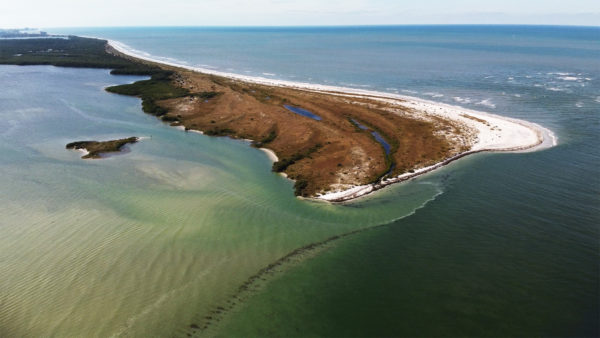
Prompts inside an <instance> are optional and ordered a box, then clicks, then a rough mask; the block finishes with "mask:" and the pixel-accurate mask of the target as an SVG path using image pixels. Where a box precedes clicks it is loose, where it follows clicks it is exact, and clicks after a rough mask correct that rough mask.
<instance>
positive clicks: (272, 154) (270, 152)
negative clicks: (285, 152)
mask: <svg viewBox="0 0 600 338" xmlns="http://www.w3.org/2000/svg"><path fill="white" fill-rule="evenodd" d="M259 149H260V150H262V151H264V152H265V153H266V154H267V156H268V157H269V159H270V160H271V161H273V162H277V161H279V157H277V155H276V154H275V152H274V151H273V150H271V149H268V148H259Z"/></svg>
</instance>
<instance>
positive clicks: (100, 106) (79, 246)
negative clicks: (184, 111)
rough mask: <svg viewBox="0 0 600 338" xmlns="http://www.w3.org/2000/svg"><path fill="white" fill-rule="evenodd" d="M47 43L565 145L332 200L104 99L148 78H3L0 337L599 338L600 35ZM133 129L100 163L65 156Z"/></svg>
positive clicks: (285, 33)
mask: <svg viewBox="0 0 600 338" xmlns="http://www.w3.org/2000/svg"><path fill="white" fill-rule="evenodd" d="M48 31H49V32H52V33H61V34H77V35H86V36H97V37H103V38H107V39H112V40H117V41H119V42H121V43H124V44H126V45H127V46H129V47H130V48H131V49H132V50H137V51H141V52H144V53H147V54H148V55H149V56H152V57H155V58H157V59H160V60H165V61H169V62H176V63H181V64H185V65H190V66H198V67H203V68H210V69H215V70H219V71H224V72H231V73H238V74H242V75H249V76H260V77H267V78H273V79H282V80H290V81H299V82H310V83H317V84H327V85H335V86H345V87H352V88H359V89H369V90H376V91H382V92H388V93H399V94H404V95H411V96H416V97H421V98H425V99H431V100H435V101H439V102H444V103H450V104H456V105H461V106H464V107H467V108H471V109H477V110H482V111H487V112H491V113H494V114H499V115H504V116H510V117H516V118H522V119H525V120H528V121H532V122H536V123H539V124H541V125H543V126H544V127H547V128H549V129H551V130H552V131H553V132H554V133H555V134H556V136H557V137H558V145H557V146H556V147H553V148H550V149H547V150H543V151H539V152H532V153H506V154H499V153H494V154H477V155H473V156H469V157H467V158H464V159H461V160H460V161H457V162H454V163H452V164H450V165H448V166H446V167H444V168H442V169H440V170H438V171H435V172H433V173H430V174H427V175H424V176H421V177H419V178H417V179H415V180H412V181H410V182H406V183H402V184H399V185H395V186H392V187H389V188H386V189H384V190H382V191H379V192H377V193H376V194H373V195H370V196H368V197H366V198H364V199H360V200H357V201H355V202H352V203H350V204H347V205H329V204H325V203H315V202H309V201H305V200H300V199H297V198H295V197H294V196H293V189H292V185H293V183H292V182H290V181H288V180H287V179H285V178H283V177H282V176H279V175H277V174H274V173H272V172H270V166H271V162H270V160H269V159H268V157H267V156H266V154H265V153H263V152H261V151H259V150H257V149H254V148H251V147H249V145H248V143H247V142H244V141H237V140H231V139H228V138H215V137H207V136H204V135H200V134H196V133H186V132H183V131H181V130H179V129H176V128H173V127H170V126H168V125H166V124H164V123H162V122H160V121H159V120H158V119H156V118H155V117H152V116H149V115H146V114H144V113H143V112H142V110H141V104H140V100H139V99H136V98H132V97H124V96H119V95H114V94H110V93H107V92H105V91H104V90H103V88H104V87H106V86H109V85H112V84H122V83H130V82H132V81H135V80H138V79H142V77H134V76H113V75H110V74H109V71H108V70H97V69H95V70H94V69H70V68H56V67H50V66H28V67H18V66H0V84H1V85H2V90H1V91H0V191H1V192H2V193H1V194H0V276H2V277H1V278H0V336H102V337H105V336H165V335H166V336H172V335H176V336H178V335H181V336H185V335H187V334H202V333H204V334H207V335H211V336H212V335H215V336H232V335H235V336H267V335H271V336H374V335H376V336H465V335H468V336H594V335H598V334H599V318H600V310H599V308H600V305H599V299H600V291H599V290H600V268H599V262H600V243H599V241H600V239H599V238H600V147H599V146H598V144H599V142H598V141H599V135H600V28H589V27H535V26H406V27H404V26H397V27H328V28H322V27H321V28H318V27H314V28H189V27H187V28H186V27H178V28H94V29H83V28H81V29H48ZM0 48H1V42H0ZM129 136H139V137H142V138H143V139H142V140H141V142H139V143H137V144H134V145H131V146H129V151H128V152H126V153H124V154H120V155H115V156H111V157H109V158H106V159H102V160H82V159H80V156H81V155H82V154H81V153H79V152H76V151H72V150H66V149H65V145H66V143H68V142H72V141H81V140H106V139H113V138H120V137H129ZM314 243H322V244H320V245H313V244H314ZM298 248H304V250H299V251H296V254H294V255H293V256H291V257H290V258H289V259H286V260H284V261H281V258H282V257H284V256H286V255H287V254H288V253H290V252H293V251H294V250H296V249H298ZM276 262H277V263H278V264H277V265H276V267H275V268H274V269H270V270H269V272H267V273H262V274H259V275H257V273H259V271H261V270H262V269H264V268H265V267H267V266H269V265H270V264H273V263H276ZM253 276H257V277H256V278H253ZM205 326H206V330H205V331H202V332H201V331H200V330H199V329H200V328H204V327H205Z"/></svg>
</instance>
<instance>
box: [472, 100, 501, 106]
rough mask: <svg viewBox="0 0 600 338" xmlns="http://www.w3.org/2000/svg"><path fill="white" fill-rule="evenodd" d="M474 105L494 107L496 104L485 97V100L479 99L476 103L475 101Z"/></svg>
mask: <svg viewBox="0 0 600 338" xmlns="http://www.w3.org/2000/svg"><path fill="white" fill-rule="evenodd" d="M475 104H476V105H480V106H485V107H488V108H496V105H495V104H493V103H492V101H491V100H490V99H485V100H481V101H479V102H477V103H475Z"/></svg>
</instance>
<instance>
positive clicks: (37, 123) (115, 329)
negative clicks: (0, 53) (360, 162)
mask: <svg viewBox="0 0 600 338" xmlns="http://www.w3.org/2000/svg"><path fill="white" fill-rule="evenodd" d="M135 79H138V78H136V77H117V76H111V75H109V74H108V71H104V70H87V69H61V68H54V67H45V66H35V67H16V66H2V67H0V80H1V82H2V83H3V84H6V86H7V88H8V90H6V91H3V92H2V93H0V102H2V106H0V119H1V122H0V124H1V125H0V127H1V128H0V130H2V132H1V134H0V135H1V136H0V137H1V139H2V143H1V147H0V152H1V156H0V164H1V165H0V178H1V180H0V191H2V195H1V196H0V215H1V217H0V275H2V276H4V277H3V278H1V279H0V290H2V291H1V293H0V304H1V305H0V335H1V336H23V335H25V336H46V335H56V336H113V335H133V336H147V335H170V334H173V332H175V333H177V332H178V333H180V334H183V333H187V332H189V325H190V324H191V323H196V322H198V321H199V320H201V319H202V318H203V317H204V316H205V315H206V314H207V313H209V312H210V311H211V310H213V309H214V308H215V307H217V306H220V305H221V304H224V303H225V302H226V301H227V300H228V299H229V298H230V297H231V295H232V294H234V293H235V292H236V290H237V288H238V287H239V286H240V285H241V284H242V283H244V282H245V281H246V280H247V279H248V277H250V276H252V275H253V274H255V273H256V272H257V271H258V270H260V269H261V268H263V267H265V266H266V265H268V264H269V263H271V262H273V261H276V260H277V259H279V258H280V257H282V256H284V255H285V254H287V253H289V252H290V251H292V250H294V249H296V248H298V247H302V246H305V245H307V244H310V243H313V242H318V241H322V240H324V239H327V238H329V237H331V236H333V235H338V234H343V233H345V232H348V231H353V230H356V229H360V228H365V227H370V226H374V225H379V224H383V223H389V222H392V221H394V220H397V219H400V218H402V217H404V216H406V215H408V214H411V213H413V212H414V210H416V209H417V208H419V207H421V206H422V205H424V204H425V203H426V202H428V201H430V200H432V199H434V198H435V197H436V196H438V195H439V194H440V193H441V192H442V189H443V183H442V180H439V181H431V182H427V184H422V183H410V184H406V185H403V186H402V187H398V188H395V189H388V190H386V191H385V192H383V193H381V194H377V195H376V196H375V197H372V198H368V199H364V200H362V201H360V202H359V203H354V204H351V205H347V206H340V205H329V204H323V203H315V202H309V201H302V200H299V199H296V198H295V197H294V196H293V193H292V183H291V182H290V181H288V180H286V179H285V178H283V177H281V176H279V175H276V174H273V173H271V172H270V166H271V163H270V161H269V160H268V158H267V156H266V155H265V154H264V153H262V152H260V151H259V150H256V149H253V148H251V147H249V146H248V144H247V143H245V142H242V141H236V140H231V139H226V138H210V137H206V136H203V135H199V134H195V133H185V132H182V131H180V130H177V129H175V128H172V127H169V126H167V125H165V124H162V123H160V122H159V121H158V120H157V119H155V118H154V117H152V116H147V115H145V114H143V113H142V112H141V109H140V102H139V100H138V99H135V98H130V97H122V96H117V95H112V94H108V93H106V92H104V91H103V87H104V86H107V85H110V84H114V83H127V82H131V81H133V80H135ZM126 136H139V137H143V139H142V141H141V142H139V143H138V144H135V145H132V146H130V151H129V152H128V153H125V154H121V155H115V156H111V157H109V158H106V159H102V160H82V159H80V158H79V157H80V156H81V153H78V152H74V151H69V150H66V149H64V147H65V144H66V143H68V142H71V141H77V140H88V139H93V140H99V139H111V138H118V137H126Z"/></svg>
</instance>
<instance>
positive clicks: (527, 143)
mask: <svg viewBox="0 0 600 338" xmlns="http://www.w3.org/2000/svg"><path fill="white" fill-rule="evenodd" d="M108 43H109V45H110V46H111V47H112V48H114V49H115V50H116V51H118V52H120V53H123V54H125V55H128V56H130V57H133V58H137V59H141V60H145V61H149V62H153V63H159V64H163V65H167V66H172V67H178V68H183V69H187V70H191V71H194V72H198V73H203V74H211V75H216V76H220V77H225V78H228V79H231V80H235V81H241V82H245V83H253V84H260V85H267V86H275V87H284V88H291V89H298V90H304V91H311V92H315V93H324V94H329V95H336V96H343V97H347V98H349V99H353V98H354V99H370V100H376V101H380V102H384V103H386V104H388V105H389V106H390V107H397V108H398V111H410V112H411V113H410V117H411V118H415V119H421V120H424V121H427V120H431V119H432V118H442V119H446V120H451V121H454V122H456V123H458V124H459V125H461V126H463V127H464V128H466V129H467V130H469V131H470V135H471V141H470V144H469V149H468V150H466V151H464V152H461V153H459V154H456V155H454V156H452V157H450V158H446V159H444V160H443V161H440V162H438V163H436V164H433V165H428V166H424V167H421V168H415V169H414V170H411V171H410V172H407V173H403V174H401V175H398V176H395V177H386V178H384V179H382V180H380V181H378V182H376V183H372V184H365V185H348V184H346V185H340V186H338V187H336V188H334V189H332V190H330V191H327V192H326V193H321V194H317V195H316V196H315V199H318V200H323V201H330V202H344V201H349V200H352V199H355V198H358V197H361V196H364V195H366V194H369V193H371V192H373V191H376V190H379V189H381V188H383V187H385V186H388V185H390V184H394V183H398V182H402V181H406V180H408V179H411V178H414V177H416V176H419V175H422V174H425V173H428V172H430V171H432V170H435V169H437V168H440V167H442V166H444V165H446V164H448V163H450V162H452V161H455V160H457V159H460V158H462V157H464V156H467V155H470V154H474V153H478V152H483V151H491V152H500V151H502V152H517V151H518V152H523V151H536V150H541V149H545V148H549V147H552V146H555V145H556V144H557V139H556V136H555V135H554V134H553V133H552V131H550V130H548V129H546V128H544V127H542V126H540V125H538V124H535V123H531V122H528V121H525V120H519V119H514V118H508V117H504V116H499V115H494V114H490V113H486V112H481V111H475V110H471V109H466V108H463V107H460V106H454V105H448V104H443V103H438V102H434V101H429V100H424V99H420V98H416V97H411V96H405V95H398V94H391V93H385V92H377V91H370V90H362V89H355V88H346V87H337V86H327V85H319V84H311V83H304V82H291V81H285V80H274V79H267V78H263V77H251V76H245V75H240V74H233V73H227V72H221V71H216V70H212V69H206V68H201V67H193V66H187V65H182V64H177V63H173V62H171V61H165V60H161V59H158V58H155V57H152V56H151V55H149V54H147V53H144V52H141V51H136V50H134V49H132V48H130V47H128V46H126V45H124V44H122V43H120V42H117V41H109V42H108ZM261 150H262V151H265V152H266V153H267V155H268V156H269V158H270V159H271V160H272V161H274V162H276V161H277V160H278V156H277V154H276V153H275V152H273V151H272V150H270V149H266V148H261Z"/></svg>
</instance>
